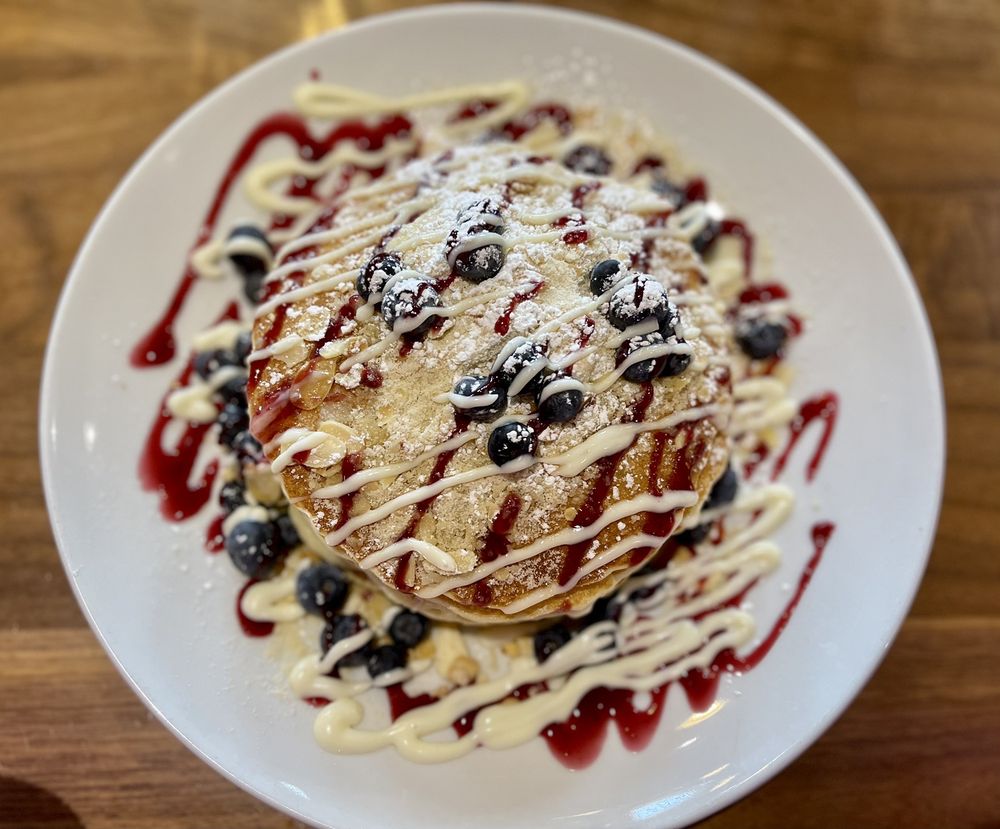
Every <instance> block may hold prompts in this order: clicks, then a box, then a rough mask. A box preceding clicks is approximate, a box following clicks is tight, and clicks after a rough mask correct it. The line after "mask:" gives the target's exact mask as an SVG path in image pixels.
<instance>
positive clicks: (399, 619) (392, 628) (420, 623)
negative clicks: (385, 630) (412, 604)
mask: <svg viewBox="0 0 1000 829" xmlns="http://www.w3.org/2000/svg"><path fill="white" fill-rule="evenodd" d="M429 627H430V623H429V622H428V621H427V617H426V616H421V615H420V614H419V613H416V612H414V611H412V610H401V611H400V612H399V613H397V614H396V615H395V616H393V618H392V622H391V623H390V624H389V636H391V637H392V641H393V642H395V643H396V644H397V645H402V646H403V647H404V648H415V647H416V646H417V645H419V644H420V643H421V642H422V641H423V640H424V637H425V636H426V635H427V629H428V628H429Z"/></svg>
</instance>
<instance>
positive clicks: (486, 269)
mask: <svg viewBox="0 0 1000 829" xmlns="http://www.w3.org/2000/svg"><path fill="white" fill-rule="evenodd" d="M503 232H504V223H503V219H502V218H501V217H500V205H499V203H498V202H497V201H495V200H494V199H492V198H490V197H487V198H485V199H480V200H479V201H477V202H476V203H475V204H472V205H470V206H469V207H467V208H465V209H464V210H462V211H461V212H460V213H459V214H458V227H456V228H455V229H454V230H452V231H451V233H449V234H448V239H447V240H446V241H445V246H444V252H445V256H446V257H447V259H448V262H449V264H450V265H451V266H452V268H453V269H454V271H455V273H457V274H458V275H459V276H461V277H463V278H464V279H468V280H469V281H471V282H484V281H485V280H487V279H492V278H493V277H494V276H496V275H497V274H498V273H500V269H501V268H502V267H503V265H504V262H505V261H506V258H507V257H506V253H505V251H504V247H503V245H500V244H497V243H496V242H495V241H493V242H489V241H485V240H479V241H477V239H476V237H477V236H479V235H481V234H485V233H492V234H497V233H503ZM456 249H457V250H458V252H457V253H456Z"/></svg>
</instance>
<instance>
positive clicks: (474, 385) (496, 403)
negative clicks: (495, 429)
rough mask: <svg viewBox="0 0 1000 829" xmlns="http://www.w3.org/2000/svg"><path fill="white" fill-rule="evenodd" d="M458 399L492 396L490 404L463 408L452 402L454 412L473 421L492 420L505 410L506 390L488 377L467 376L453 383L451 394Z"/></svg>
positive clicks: (463, 406)
mask: <svg viewBox="0 0 1000 829" xmlns="http://www.w3.org/2000/svg"><path fill="white" fill-rule="evenodd" d="M453 393H454V394H455V395H456V396H458V397H460V398H463V397H464V398H472V397H485V396H487V395H492V396H493V398H494V400H493V402H492V403H481V404H479V405H475V406H465V405H460V404H459V403H456V402H455V401H454V400H453V401H452V405H453V406H454V407H455V411H456V412H459V413H461V414H463V415H465V416H466V417H469V418H472V419H473V420H493V419H494V418H496V417H497V416H498V415H501V414H503V411H504V409H506V408H507V390H506V389H505V388H503V386H501V385H500V384H499V383H496V382H493V381H491V380H490V378H489V377H477V376H469V377H462V378H460V379H459V381H458V382H457V383H455V389H454V392H453Z"/></svg>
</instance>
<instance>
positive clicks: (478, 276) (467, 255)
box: [452, 245, 507, 282]
mask: <svg viewBox="0 0 1000 829" xmlns="http://www.w3.org/2000/svg"><path fill="white" fill-rule="evenodd" d="M506 261H507V254H506V253H505V252H504V249H503V246H502V245H480V246H479V247H475V248H471V249H469V250H463V251H462V252H461V253H458V254H456V255H455V261H454V264H453V265H452V267H453V268H454V269H455V273H457V274H458V275H459V276H461V277H462V278H464V279H468V280H469V281H470V282H485V281H486V280H487V279H492V278H493V277H494V276H496V275H497V274H498V273H500V269H501V268H502V267H503V265H504V262H506Z"/></svg>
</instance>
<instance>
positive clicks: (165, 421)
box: [139, 303, 239, 521]
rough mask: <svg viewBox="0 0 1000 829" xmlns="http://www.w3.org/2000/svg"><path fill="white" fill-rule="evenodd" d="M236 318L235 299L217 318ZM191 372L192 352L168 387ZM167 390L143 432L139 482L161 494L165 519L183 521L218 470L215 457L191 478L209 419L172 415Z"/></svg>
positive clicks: (184, 380) (207, 491) (175, 385)
mask: <svg viewBox="0 0 1000 829" xmlns="http://www.w3.org/2000/svg"><path fill="white" fill-rule="evenodd" d="M235 319H239V309H238V307H237V306H236V303H230V305H229V307H227V308H226V310H225V311H224V312H223V313H222V315H221V316H220V317H219V318H218V320H217V322H221V321H222V320H235ZM193 373H194V355H192V356H191V358H190V359H189V360H188V362H187V365H185V366H184V368H183V369H182V370H181V373H180V374H179V375H178V376H177V378H176V380H175V381H174V383H173V384H172V385H171V388H179V387H182V386H186V385H187V383H188V381H189V380H190V379H191V375H192V374H193ZM169 396H170V391H168V392H167V393H166V394H165V395H164V396H163V399H162V400H161V401H160V410H159V412H158V413H157V415H156V419H155V420H154V421H153V425H152V427H151V428H150V430H149V434H148V435H147V436H146V443H145V445H144V446H143V449H142V454H141V455H140V457H139V483H140V484H141V485H142V488H143V489H145V490H147V491H149V492H156V493H157V494H158V495H159V496H160V513H161V514H162V515H163V517H164V518H166V519H167V520H168V521H184V520H185V519H187V518H190V517H191V516H192V515H194V514H195V513H196V512H198V511H199V510H200V509H201V508H202V507H203V506H205V504H206V503H207V501H208V499H209V498H210V497H211V495H212V484H213V483H214V482H215V476H216V474H217V473H218V470H219V463H218V461H217V460H212V461H210V462H209V463H208V464H206V465H205V468H204V469H203V470H202V472H201V475H200V477H198V478H197V479H195V480H194V481H192V480H191V475H192V473H193V472H194V467H195V464H196V463H197V461H198V454H199V452H200V450H201V444H202V442H203V441H204V439H205V436H206V435H207V434H208V433H209V432H210V430H211V428H212V426H213V425H214V424H212V423H189V422H187V421H183V420H180V419H179V418H175V417H174V416H173V415H172V414H171V413H170V410H169V409H168V408H167V398H168V397H169ZM175 423H176V424H178V425H179V426H180V436H179V437H178V438H177V439H176V441H175V442H174V444H173V445H172V446H165V445H164V437H165V433H166V431H167V429H168V428H170V427H171V426H172V425H173V424H175Z"/></svg>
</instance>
